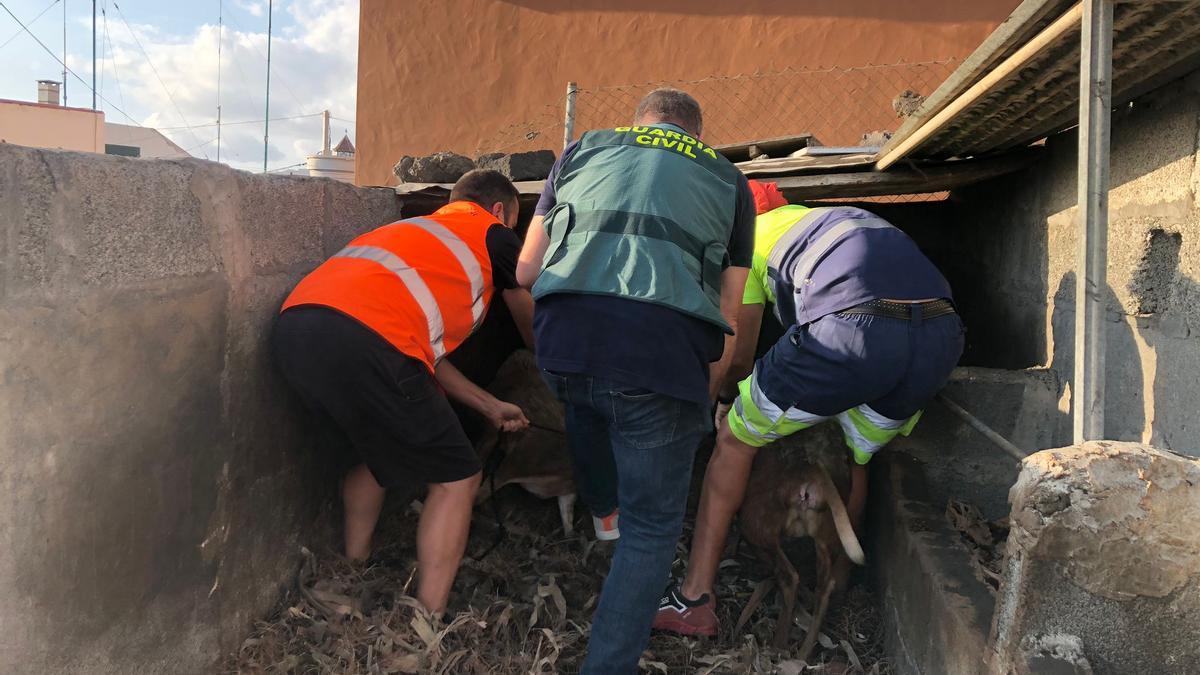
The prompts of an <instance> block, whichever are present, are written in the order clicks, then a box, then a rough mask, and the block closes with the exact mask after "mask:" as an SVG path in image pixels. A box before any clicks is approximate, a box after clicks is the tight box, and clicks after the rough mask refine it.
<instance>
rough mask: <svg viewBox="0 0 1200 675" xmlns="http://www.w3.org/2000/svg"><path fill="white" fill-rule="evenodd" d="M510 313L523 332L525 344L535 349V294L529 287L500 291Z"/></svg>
mask: <svg viewBox="0 0 1200 675" xmlns="http://www.w3.org/2000/svg"><path fill="white" fill-rule="evenodd" d="M500 295H501V297H503V298H504V304H505V305H507V306H508V313H509V314H511V315H512V318H513V323H515V324H517V330H518V331H519V332H520V333H521V339H522V340H524V341H525V346H526V347H529V348H530V349H533V296H532V295H530V294H529V289H527V288H508V289H505V290H504V291H502V292H501V293H500Z"/></svg>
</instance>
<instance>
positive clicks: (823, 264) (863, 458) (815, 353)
mask: <svg viewBox="0 0 1200 675" xmlns="http://www.w3.org/2000/svg"><path fill="white" fill-rule="evenodd" d="M751 189H752V190H753V191H754V193H755V201H756V205H757V207H758V208H757V210H758V212H759V214H760V215H759V216H758V219H757V222H756V223H755V247H754V257H753V261H752V264H751V268H750V275H749V278H748V279H747V281H746V290H745V292H744V295H743V298H742V307H741V311H740V313H739V315H738V321H737V326H738V334H737V338H736V344H735V346H734V357H733V361H732V364H731V365H730V367H729V370H728V371H727V372H726V373H724V375H723V377H722V376H721V374H719V373H718V374H716V377H719V378H720V382H721V385H720V391H719V396H718V407H717V420H716V421H717V425H718V429H719V430H718V434H717V446H716V448H715V450H714V451H713V456H712V459H711V460H709V464H708V469H707V471H706V473H705V475H704V488H703V492H702V493H701V496H700V508H699V512H698V514H697V519H696V529H695V536H694V539H693V541H692V553H691V557H690V562H689V566H688V571H687V576H686V578H685V579H684V581H683V582H682V584H679V585H675V584H672V586H671V587H669V588H668V589H667V591H666V592H665V593H664V594H663V597H662V599H661V601H660V603H659V610H658V615H657V616H656V617H655V623H654V625H655V627H656V628H659V629H662V630H669V631H673V632H677V633H683V634H692V635H715V634H716V632H717V617H716V614H715V611H714V609H715V601H714V599H713V584H714V582H715V581H716V575H717V566H718V564H719V563H720V556H721V550H722V549H723V548H724V545H725V535H726V533H727V532H728V530H729V524H730V522H731V520H732V519H733V514H734V513H735V512H736V511H737V509H738V507H739V506H740V505H741V503H742V497H743V496H744V495H745V491H746V481H747V479H748V477H749V474H750V467H751V464H752V463H753V461H754V455H755V452H756V451H757V449H758V448H760V447H762V446H764V445H766V444H768V443H770V442H771V441H774V440H777V439H779V438H782V437H784V436H787V435H789V434H792V433H795V432H796V431H799V430H800V429H804V428H806V427H810V426H813V425H814V424H818V423H820V422H823V421H826V420H832V419H836V420H837V423H838V424H839V425H840V426H841V427H842V431H843V434H844V437H845V440H846V445H847V447H848V448H849V451H850V454H851V456H852V457H853V459H854V462H853V463H852V467H853V470H852V471H851V493H850V499H849V505H848V506H849V511H850V513H851V514H852V515H854V516H856V517H857V516H858V515H860V514H861V512H862V507H863V503H864V501H865V498H866V471H865V465H866V463H867V462H868V461H870V459H871V456H872V455H873V454H874V453H876V452H877V451H879V449H880V448H882V447H883V446H884V445H886V444H887V443H888V442H889V441H890V440H892V439H893V438H895V437H896V436H897V435H900V434H904V435H907V434H908V433H909V432H910V431H911V430H912V428H913V426H914V425H916V423H917V420H918V419H919V418H920V415H921V409H922V408H923V407H924V406H925V405H926V404H927V403H928V402H929V400H930V399H932V398H933V396H934V394H936V393H937V391H938V390H939V389H941V387H942V385H944V384H945V382H946V379H947V378H948V377H949V375H950V371H951V370H952V369H953V368H954V366H955V364H956V363H957V362H958V358H959V356H960V355H961V354H962V347H963V326H962V322H961V321H960V320H959V318H958V315H957V314H956V313H955V311H954V305H953V303H952V302H951V300H950V286H949V284H947V283H946V280H945V279H944V278H943V277H942V275H941V273H940V272H938V270H937V268H936V267H934V266H933V263H931V262H929V260H928V259H927V258H926V257H925V256H924V255H923V254H922V253H921V251H920V250H919V249H918V248H917V245H916V244H915V243H914V242H913V241H912V240H911V239H909V237H908V235H906V234H904V233H903V232H901V231H900V230H898V229H896V228H895V227H893V226H892V225H890V224H888V223H887V222H885V221H884V220H882V219H880V218H879V217H877V216H875V215H873V214H871V213H869V212H867V211H864V210H862V209H857V208H851V207H829V208H815V209H810V208H807V207H804V206H800V205H788V204H787V202H786V201H784V199H783V197H782V195H780V194H779V192H778V191H777V190H776V189H775V186H774V185H769V184H766V185H764V184H761V183H754V182H752V184H751ZM767 303H771V304H772V305H774V307H775V314H776V316H777V317H778V318H779V320H780V322H781V323H783V325H784V326H786V327H787V332H786V333H785V334H784V336H783V337H782V338H781V339H780V340H779V342H778V343H777V344H776V345H775V346H774V347H772V348H771V350H770V351H769V352H767V354H766V355H764V356H763V357H762V358H761V359H760V360H759V361H758V362H757V363H755V362H754V348H755V345H756V343H757V342H758V332H759V326H760V325H761V322H762V316H763V309H764V307H765V305H766V304H767ZM747 374H749V377H746V375H747Z"/></svg>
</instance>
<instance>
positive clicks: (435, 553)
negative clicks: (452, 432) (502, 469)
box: [417, 473, 482, 614]
mask: <svg viewBox="0 0 1200 675" xmlns="http://www.w3.org/2000/svg"><path fill="white" fill-rule="evenodd" d="M481 475H482V474H479V473H476V474H475V475H473V476H471V477H470V478H464V479H463V480H459V481H455V482H453V483H433V484H431V485H430V486H429V495H428V496H427V497H426V498H425V506H424V508H423V509H422V511H421V521H420V523H419V524H418V525H417V575H418V578H419V583H418V587H417V600H420V601H421V604H422V605H424V606H425V608H426V609H428V610H429V611H430V612H433V613H434V614H440V613H442V612H444V611H446V601H447V600H448V599H449V598H450V586H451V585H452V584H453V583H454V576H455V575H456V574H457V573H458V564H459V563H460V562H462V557H463V551H465V550H466V548H467V534H468V533H469V531H470V527H471V508H472V507H473V506H474V504H475V493H476V492H478V491H479V480H480V476H481Z"/></svg>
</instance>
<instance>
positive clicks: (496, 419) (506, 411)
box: [487, 399, 529, 432]
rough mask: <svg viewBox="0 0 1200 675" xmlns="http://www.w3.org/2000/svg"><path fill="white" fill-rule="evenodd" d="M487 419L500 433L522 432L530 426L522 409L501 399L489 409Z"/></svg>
mask: <svg viewBox="0 0 1200 675" xmlns="http://www.w3.org/2000/svg"><path fill="white" fill-rule="evenodd" d="M487 418H488V419H489V420H490V421H491V422H492V424H494V425H495V426H496V428H498V429H500V431H508V432H512V431H521V430H522V429H525V428H526V427H528V426H529V420H528V419H527V418H526V417H525V412H524V411H522V410H521V408H520V407H518V406H516V405H513V404H512V403H507V402H505V401H501V400H499V399H497V400H496V402H495V403H494V404H493V405H492V406H490V407H489V409H488V411H487Z"/></svg>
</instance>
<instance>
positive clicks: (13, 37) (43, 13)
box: [0, 0, 59, 49]
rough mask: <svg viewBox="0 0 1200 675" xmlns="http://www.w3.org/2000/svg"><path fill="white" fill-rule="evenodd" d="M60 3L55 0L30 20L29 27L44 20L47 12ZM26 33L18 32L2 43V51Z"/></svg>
mask: <svg viewBox="0 0 1200 675" xmlns="http://www.w3.org/2000/svg"><path fill="white" fill-rule="evenodd" d="M58 3H59V0H54V1H53V2H51V3H50V4H49V5H47V6H46V9H43V10H42V11H40V12H38V15H37V16H35V17H33V18H32V19H30V20H29V25H30V26H32V25H33V24H35V23H37V20H38V19H40V18H42V16H43V15H45V13H46V12H49V11H50V10H52V9H54V6H55V5H57V4H58ZM24 32H25V31H23V30H18V31H17V32H15V33H13V34H12V35H10V36H9V38H8V39H7V40H5V41H4V42H0V49H4V48H5V47H7V46H8V43H10V42H12V41H13V40H16V39H17V37H19V36H20V35H21V33H24Z"/></svg>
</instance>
